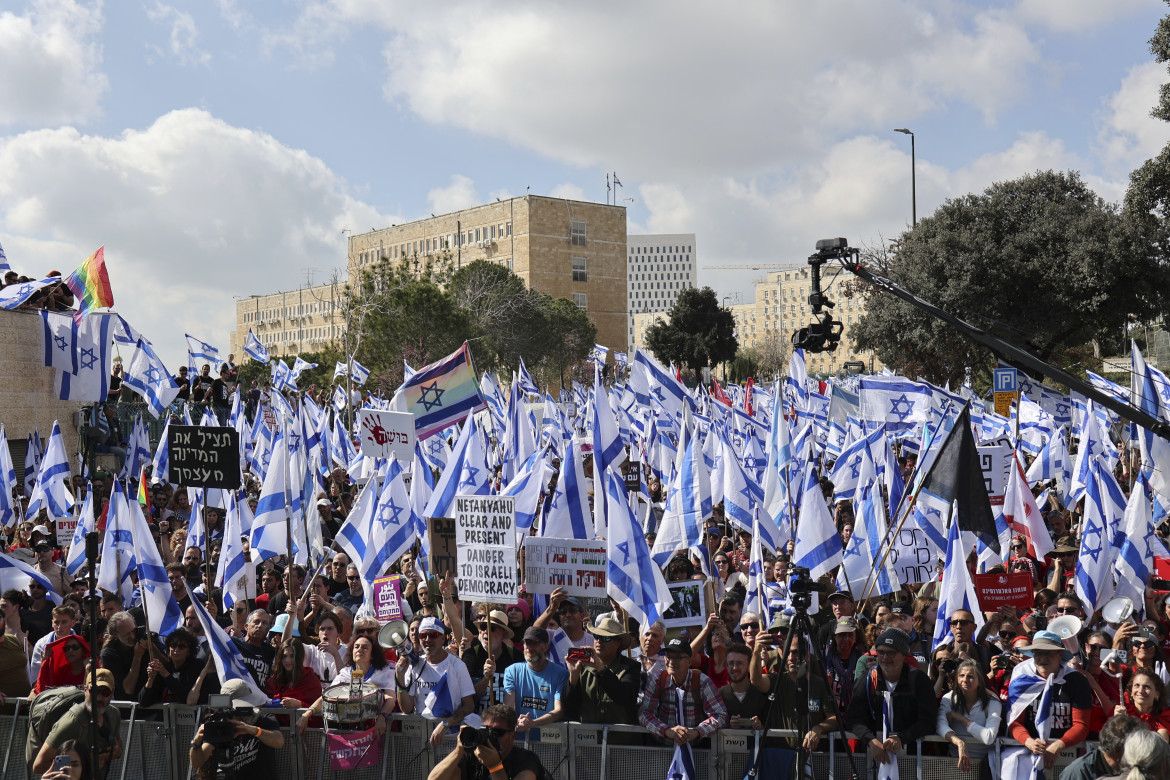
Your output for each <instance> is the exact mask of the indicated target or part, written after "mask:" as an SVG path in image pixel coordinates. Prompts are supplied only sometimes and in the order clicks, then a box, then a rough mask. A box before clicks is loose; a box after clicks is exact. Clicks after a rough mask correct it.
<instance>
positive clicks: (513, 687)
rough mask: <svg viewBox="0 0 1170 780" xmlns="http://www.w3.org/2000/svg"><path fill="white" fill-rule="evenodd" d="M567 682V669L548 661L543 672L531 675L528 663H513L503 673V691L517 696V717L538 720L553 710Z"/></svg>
mask: <svg viewBox="0 0 1170 780" xmlns="http://www.w3.org/2000/svg"><path fill="white" fill-rule="evenodd" d="M568 680H569V670H568V669H566V668H565V667H563V666H561V665H560V664H558V663H556V662H555V661H549V662H548V666H546V667H544V671H541V672H534V671H532V667H531V666H529V665H528V664H527V663H522V664H512V665H511V666H509V667H508V668H507V669H506V670H504V692H505V693H511V694H514V695H515V697H516V714H517V715H523V714H525V713H527V714H528V717H530V718H539V717H540V716H541V715H545V714H547V713H550V712H552V711H553V706H554V705H555V704H556V702H558V701H560V699H561V691H563V690H564V689H565V683H566V682H568Z"/></svg>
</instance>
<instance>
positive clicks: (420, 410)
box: [396, 341, 487, 440]
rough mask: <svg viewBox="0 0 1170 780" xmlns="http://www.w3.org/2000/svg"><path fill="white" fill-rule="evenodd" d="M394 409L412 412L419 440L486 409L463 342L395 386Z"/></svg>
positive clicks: (485, 403)
mask: <svg viewBox="0 0 1170 780" xmlns="http://www.w3.org/2000/svg"><path fill="white" fill-rule="evenodd" d="M396 398H397V408H398V409H400V410H402V411H405V412H410V413H411V414H413V415H414V430H415V433H416V434H417V435H418V438H419V439H420V440H422V439H426V438H428V437H430V436H432V435H434V434H436V433H438V432H439V431H442V430H443V429H445V428H447V427H449V426H451V425H454V424H456V423H458V422H461V421H462V420H464V419H465V418H466V417H467V415H469V414H475V413H476V412H478V411H479V410H480V409H486V408H487V401H486V400H485V399H484V397H483V394H482V393H481V392H480V391H479V383H478V382H476V381H475V367H474V366H472V364H471V350H470V349H469V348H468V346H467V342H466V341H465V342H463V346H462V347H460V348H459V349H457V350H456V351H455V352H452V353H451V354H450V355H448V356H447V357H445V358H443V359H442V360H439V361H437V362H435V363H431V364H430V365H429V366H424V367H422V368H420V369H419V370H418V371H417V372H415V374H414V376H412V377H411V378H410V379H408V380H406V382H405V383H403V385H402V387H400V388H399V389H398V393H397V395H396Z"/></svg>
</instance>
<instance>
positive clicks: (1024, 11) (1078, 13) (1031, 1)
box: [1015, 0, 1162, 32]
mask: <svg viewBox="0 0 1170 780" xmlns="http://www.w3.org/2000/svg"><path fill="white" fill-rule="evenodd" d="M1161 5H1162V4H1161V3H1159V2H1158V0H1109V1H1108V2H1101V0H1021V1H1020V3H1019V5H1018V6H1017V7H1016V9H1015V14H1016V15H1017V16H1018V17H1019V18H1020V19H1021V20H1023V21H1025V22H1028V23H1030V24H1035V25H1038V26H1040V27H1044V28H1047V29H1049V30H1053V31H1055V32H1085V31H1088V30H1092V29H1093V28H1095V27H1099V26H1101V25H1103V24H1106V23H1108V22H1115V21H1117V20H1118V19H1121V18H1124V17H1126V16H1129V15H1130V14H1134V13H1139V12H1148V11H1150V10H1154V9H1157V8H1158V7H1159V6H1161Z"/></svg>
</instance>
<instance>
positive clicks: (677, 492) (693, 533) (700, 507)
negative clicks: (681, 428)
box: [654, 435, 711, 566]
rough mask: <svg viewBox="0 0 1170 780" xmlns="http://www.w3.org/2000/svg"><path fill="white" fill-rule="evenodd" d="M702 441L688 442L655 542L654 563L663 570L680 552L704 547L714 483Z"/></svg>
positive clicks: (690, 437) (694, 436)
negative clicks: (676, 553)
mask: <svg viewBox="0 0 1170 780" xmlns="http://www.w3.org/2000/svg"><path fill="white" fill-rule="evenodd" d="M698 438H699V437H698V436H697V435H691V436H689V437H688V438H687V442H686V448H685V449H684V450H682V457H681V458H680V459H679V461H678V464H677V469H676V473H675V478H674V480H673V481H672V482H671V485H670V495H669V497H668V500H667V505H666V512H665V513H664V514H663V516H662V525H661V527H660V528H659V529H658V537H657V538H656V539H655V540H654V562H655V563H656V564H658V565H659V566H665V565H666V562H667V561H668V560H670V557H671V556H672V555H673V554H674V553H675V551H676V550H685V549H688V548H690V547H694V546H695V545H696V544H699V543H701V542H702V539H703V523H704V522H705V521H706V519H707V518H708V517H710V516H711V481H710V476H709V475H708V473H707V463H706V462H705V461H704V460H703V453H702V450H701V449H700V446H701V445H700V444H699V441H698Z"/></svg>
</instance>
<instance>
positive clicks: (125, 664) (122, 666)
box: [101, 612, 150, 701]
mask: <svg viewBox="0 0 1170 780" xmlns="http://www.w3.org/2000/svg"><path fill="white" fill-rule="evenodd" d="M137 628H138V626H137V625H136V624H135V623H134V617H133V616H132V615H131V614H130V613H129V612H115V613H114V615H113V616H112V617H111V618H110V620H109V623H107V629H106V630H107V634H106V644H105V646H104V647H103V648H102V654H101V661H102V668H104V669H109V670H110V671H111V672H112V673H113V674H114V680H115V683H116V684H115V686H114V698H115V699H117V700H118V701H138V694H139V692H140V691H141V690H142V686H143V685H145V684H146V664H147V663H148V662H149V661H150V659H149V658H148V657H147V651H148V650H149V649H150V648H149V642H150V640H149V639H147V638H146V637H143V638H142V639H138V637H137V632H136V629H137ZM119 680H120V681H121V682H117V681H119Z"/></svg>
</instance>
